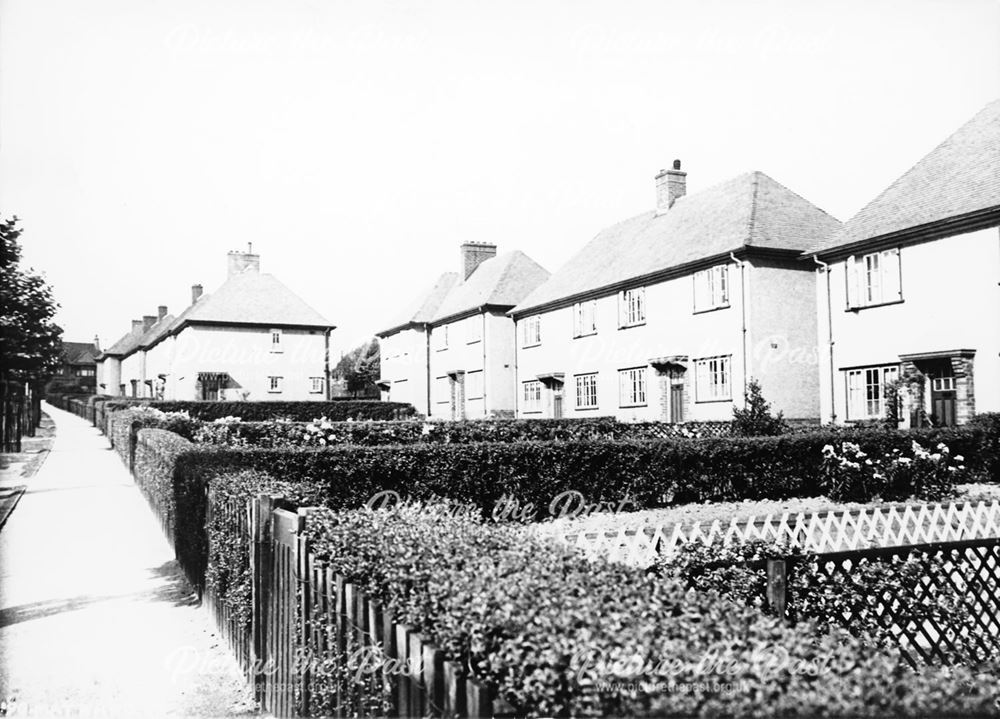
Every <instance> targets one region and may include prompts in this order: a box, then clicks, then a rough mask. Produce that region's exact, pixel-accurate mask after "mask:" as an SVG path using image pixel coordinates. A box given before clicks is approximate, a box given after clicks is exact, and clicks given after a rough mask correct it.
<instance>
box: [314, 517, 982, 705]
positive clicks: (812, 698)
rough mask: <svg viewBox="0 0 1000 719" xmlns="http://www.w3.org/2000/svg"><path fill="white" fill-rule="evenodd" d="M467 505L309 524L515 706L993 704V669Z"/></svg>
mask: <svg viewBox="0 0 1000 719" xmlns="http://www.w3.org/2000/svg"><path fill="white" fill-rule="evenodd" d="M472 514H474V513H467V512H464V511H462V508H461V507H458V506H455V505H447V504H434V505H427V506H401V507H395V508H393V509H391V510H379V511H368V510H355V511H350V510H349V511H340V512H336V511H329V510H320V511H318V512H317V513H315V514H312V515H310V518H309V522H308V523H307V534H308V536H309V540H310V546H311V547H312V551H313V552H314V553H315V554H316V555H317V557H318V558H320V559H322V560H324V561H326V562H328V563H329V565H330V566H331V568H332V569H333V570H334V571H335V572H337V573H339V574H341V575H343V576H344V577H345V579H347V580H348V581H351V582H353V583H355V584H357V585H358V586H359V587H360V588H361V590H362V591H364V592H365V593H366V594H368V595H369V596H370V597H373V598H375V599H376V600H378V601H379V602H380V603H381V605H382V606H383V607H386V608H388V609H389V610H390V611H391V612H392V615H393V617H394V619H395V621H398V622H403V623H405V624H407V625H409V626H410V627H412V628H413V629H414V630H416V631H418V632H419V633H420V634H421V635H422V636H423V637H424V639H425V640H427V641H430V642H433V643H434V644H435V645H437V646H439V647H441V648H442V650H443V651H444V652H445V655H446V657H447V658H449V659H451V660H453V661H455V662H456V663H457V664H459V665H460V666H463V667H466V668H467V669H468V670H469V671H470V673H471V674H473V675H474V676H476V677H477V678H478V679H479V680H480V681H482V682H483V683H485V684H487V685H488V686H490V687H492V688H493V689H494V690H495V691H496V693H497V694H498V696H499V697H500V698H502V699H503V700H504V701H506V702H507V703H508V704H510V705H511V707H512V708H513V713H515V714H516V715H527V716H667V715H671V716H673V715H682V716H688V715H726V716H743V715H751V714H752V715H754V716H765V715H767V716H781V715H793V714H794V715H799V716H816V715H827V716H830V715H832V716H885V715H899V714H942V713H958V712H962V713H977V714H978V713H984V714H996V713H997V711H998V710H997V705H996V698H997V693H998V690H997V686H996V682H995V679H994V678H993V677H992V676H991V675H990V674H988V673H982V674H977V673H975V672H973V671H972V670H970V669H967V668H964V667H952V668H951V669H949V670H943V669H940V668H933V669H923V670H921V671H919V672H913V671H911V670H910V669H909V668H908V667H906V666H905V665H904V664H903V663H902V662H901V661H900V659H899V657H898V656H897V655H895V654H893V653H892V652H889V651H878V650H876V649H874V648H872V647H870V646H866V645H865V644H864V643H863V642H862V641H860V640H858V639H857V638H855V637H853V636H851V635H849V634H847V633H846V632H843V631H839V630H835V629H827V630H822V629H820V628H819V627H817V626H816V625H814V624H813V623H811V622H802V623H800V624H799V625H797V626H795V627H794V628H792V627H787V626H783V625H781V624H779V623H778V622H777V621H776V620H775V619H773V618H769V617H766V616H764V615H762V614H761V613H760V612H759V611H757V610H756V609H755V608H753V607H749V606H745V605H740V604H737V603H733V602H730V601H727V600H725V599H723V598H721V597H719V596H718V595H717V594H716V593H714V592H688V591H686V588H685V587H684V586H683V585H682V584H680V583H677V582H673V581H664V580H662V579H661V578H659V577H656V576H652V575H649V574H647V573H645V572H642V571H640V570H636V569H633V568H629V567H624V566H620V565H615V564H611V563H608V562H604V561H595V562H588V561H586V560H584V559H583V558H582V557H581V556H580V555H578V554H577V553H575V552H574V551H573V550H571V549H569V548H565V547H560V546H557V545H554V544H550V543H548V542H545V541H543V540H540V539H537V538H532V537H528V536H525V535H524V534H523V533H522V532H521V531H519V530H518V528H516V527H514V526H511V525H504V526H498V525H484V524H482V523H481V522H480V520H478V519H476V518H475V517H473V516H472ZM316 665H319V667H320V671H315V672H314V673H313V674H312V676H311V677H310V679H311V686H310V696H311V701H313V702H314V705H315V706H317V707H318V708H319V709H320V710H321V711H322V709H323V708H324V707H328V708H330V709H332V708H334V707H335V706H336V702H337V691H336V690H337V686H336V684H337V676H338V673H337V672H336V671H335V670H333V669H331V668H330V667H329V666H327V665H325V664H324V663H322V662H317V663H315V664H314V666H316ZM370 686H371V688H372V689H373V690H375V691H377V690H378V687H379V684H378V683H377V682H373V683H371V685H370ZM381 698H382V699H383V700H384V699H385V697H381ZM375 699H378V697H375ZM371 703H373V704H377V702H375V701H373V702H371Z"/></svg>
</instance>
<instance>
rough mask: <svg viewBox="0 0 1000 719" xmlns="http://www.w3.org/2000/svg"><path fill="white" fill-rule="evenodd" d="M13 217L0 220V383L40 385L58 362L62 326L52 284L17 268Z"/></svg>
mask: <svg viewBox="0 0 1000 719" xmlns="http://www.w3.org/2000/svg"><path fill="white" fill-rule="evenodd" d="M17 221H18V220H17V217H12V218H11V219H9V220H2V221H0V243H2V246H0V361H2V370H3V381H4V383H5V384H7V383H11V384H15V383H24V382H29V383H31V384H33V385H34V386H36V387H37V386H40V384H41V383H42V382H44V381H45V380H46V379H47V378H48V377H50V376H51V375H52V373H53V372H54V371H55V369H56V367H57V366H58V364H59V355H60V352H61V351H62V340H61V337H62V329H61V328H60V327H59V326H58V325H56V324H55V322H54V321H53V318H54V317H55V313H56V309H57V308H58V304H56V302H55V300H54V299H53V297H52V288H51V287H49V285H48V284H47V283H46V282H45V280H43V279H42V278H41V276H39V275H38V274H37V273H36V272H35V271H34V270H33V269H24V268H22V267H21V246H20V245H19V244H18V238H19V237H20V235H21V232H22V230H21V229H20V228H18V227H17Z"/></svg>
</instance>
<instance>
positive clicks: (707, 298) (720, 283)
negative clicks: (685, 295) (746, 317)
mask: <svg viewBox="0 0 1000 719" xmlns="http://www.w3.org/2000/svg"><path fill="white" fill-rule="evenodd" d="M720 307H729V265H716V266H715V267H710V268H708V269H707V270H702V271H701V272H695V273H694V311H695V312H706V311H708V310H715V309H719V308H720Z"/></svg>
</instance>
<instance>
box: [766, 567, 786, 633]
mask: <svg viewBox="0 0 1000 719" xmlns="http://www.w3.org/2000/svg"><path fill="white" fill-rule="evenodd" d="M787 593H788V567H787V565H786V563H785V560H784V559H768V560H767V606H769V607H770V608H771V610H772V611H773V612H774V614H775V616H777V617H778V618H779V619H781V620H782V621H786V620H787V619H788V594H787Z"/></svg>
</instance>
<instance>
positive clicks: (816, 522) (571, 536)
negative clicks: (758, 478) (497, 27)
mask: <svg viewBox="0 0 1000 719" xmlns="http://www.w3.org/2000/svg"><path fill="white" fill-rule="evenodd" d="M536 531H538V532H540V533H542V534H545V535H548V536H552V537H553V538H555V539H556V540H557V541H561V542H565V543H566V544H569V545H571V546H574V547H577V548H579V549H581V550H583V552H584V553H585V554H586V555H587V556H590V557H598V556H603V557H606V558H608V559H611V560H612V561H617V562H624V563H627V564H633V565H638V566H648V565H649V564H651V563H652V562H653V561H654V559H655V558H656V557H657V556H658V555H662V554H670V553H672V552H673V551H675V550H676V548H677V547H678V546H679V545H681V544H686V543H689V542H702V543H703V544H734V543H739V542H745V541H748V540H752V539H761V540H764V541H773V542H784V543H787V544H789V545H792V546H797V547H801V548H802V549H803V550H805V551H808V552H816V553H818V552H841V551H847V550H851V549H866V548H869V547H896V546H902V545H908V544H925V543H930V542H955V541H960V540H964V539H982V538H988V537H1000V502H998V501H996V500H994V501H992V502H978V503H974V504H973V503H955V504H920V505H898V506H890V507H873V508H871V509H861V510H848V511H835V512H818V513H816V514H804V513H796V514H789V513H785V514H782V515H780V516H777V517H776V516H774V515H770V514H769V515H767V516H766V517H763V518H756V517H751V518H749V519H743V520H737V519H733V520H732V522H730V523H729V524H728V525H724V524H722V523H720V522H719V521H718V520H716V521H714V522H712V523H711V524H708V525H703V524H701V523H697V522H696V523H695V524H693V525H687V526H685V525H681V524H674V525H669V524H663V523H658V524H642V525H638V526H637V525H632V526H627V525H626V526H622V527H620V528H618V529H613V530H604V531H594V532H579V531H572V530H568V531H567V530H562V529H557V528H555V527H553V526H551V525H540V526H538V527H537V530H536Z"/></svg>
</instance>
